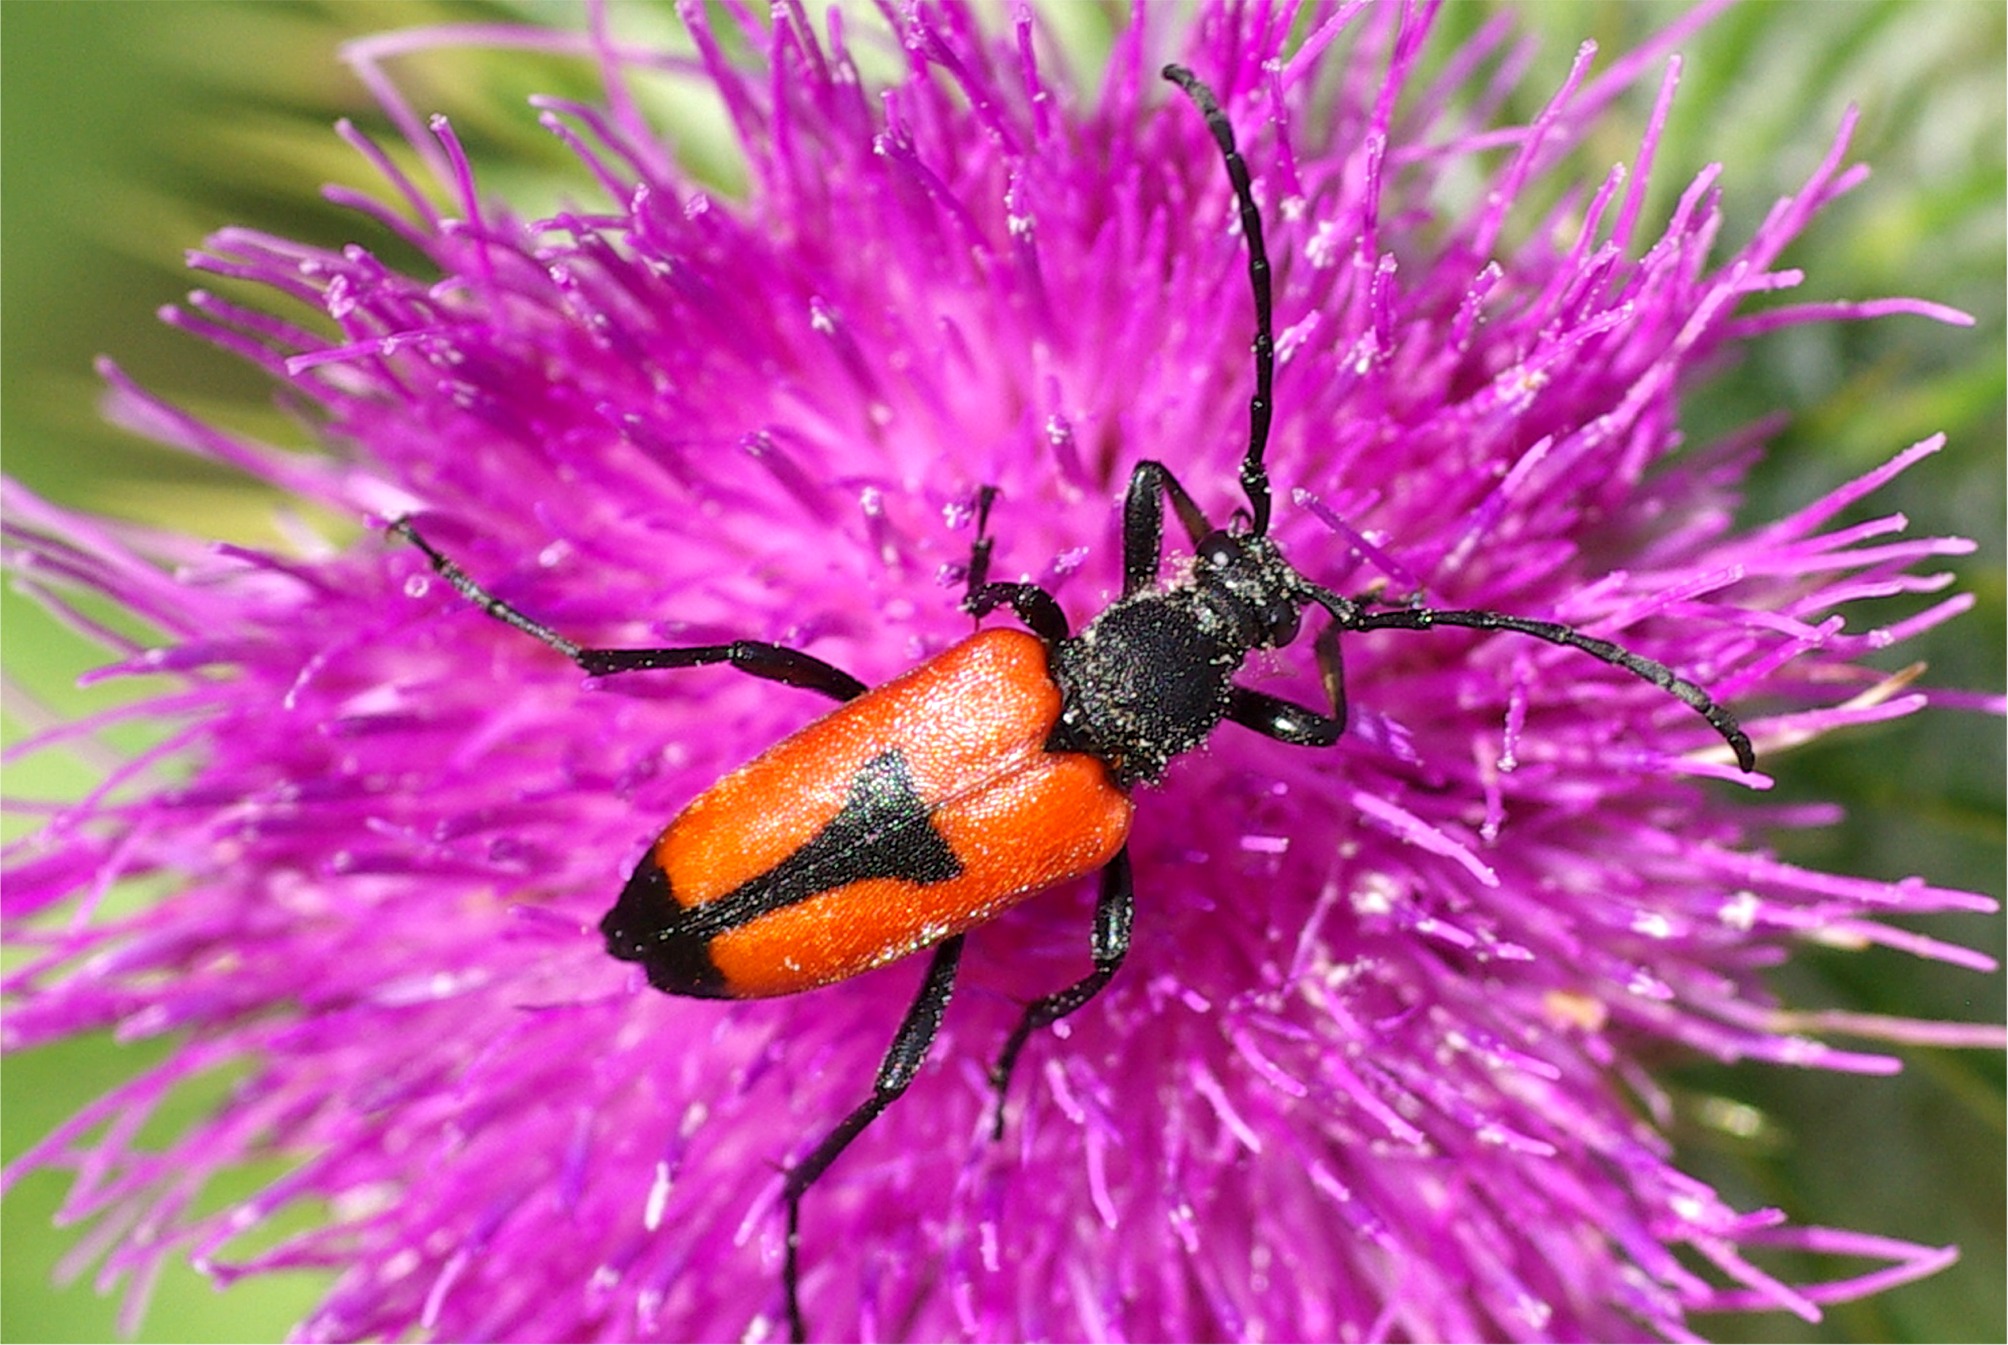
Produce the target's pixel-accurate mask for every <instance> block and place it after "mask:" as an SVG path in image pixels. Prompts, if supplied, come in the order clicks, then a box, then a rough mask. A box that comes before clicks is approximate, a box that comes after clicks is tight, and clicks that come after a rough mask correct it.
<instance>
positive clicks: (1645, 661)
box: [1314, 590, 1757, 772]
mask: <svg viewBox="0 0 2008 1345" xmlns="http://www.w3.org/2000/svg"><path fill="white" fill-rule="evenodd" d="M1314 596H1315V597H1316V599H1317V602H1318V605H1319V606H1321V607H1323V608H1324V609H1325V610H1326V611H1328V612H1330V613H1331V614H1332V618H1333V620H1334V621H1335V622H1336V623H1337V624H1338V625H1339V626H1340V628H1341V629H1344V630H1428V629H1430V628H1431V627H1432V626H1464V627H1467V628H1469V629H1471V630H1510V631H1517V632H1519V633H1520V634H1522V635H1531V636H1533V637H1534V638H1535V639H1537V640H1546V641H1547V642H1548V643H1549V644H1558V645H1563V646H1566V647H1567V648H1570V649H1580V650H1582V651H1583V652H1584V653H1585V654H1588V655H1589V656H1590V657H1591V658H1596V659H1602V660H1603V661H1604V662H1605V663H1608V664H1610V665H1611V666H1612V667H1615V668H1623V669H1624V670H1625V671H1626V672H1628V673H1631V674H1633V675H1634V676H1636V677H1641V678H1644V679H1645V680H1646V681H1648V682H1650V683H1652V684H1653V685H1654V686H1656V687H1658V688H1659V689H1660V690H1661V691H1664V692H1666V693H1667V694H1668V695H1669V696H1672V697H1674V698H1675V699H1677V700H1679V701H1681V702H1682V703H1684V704H1686V705H1688V706H1690V707H1692V708H1693V710H1694V711H1695V713H1697V714H1699V715H1700V716H1701V717H1702V718H1703V719H1706V720H1707V721H1708V723H1709V726H1710V727H1712V728H1713V729H1714V730H1715V731H1716V732H1717V733H1719V734H1721V735H1722V740H1723V741H1724V742H1726V743H1728V744H1729V750H1730V751H1732V752H1734V753H1735V754H1736V764H1737V765H1738V766H1739V767H1741V768H1742V769H1743V770H1744V771H1746V772H1749V771H1754V770H1756V769H1757V753H1756V750H1755V749H1754V748H1752V747H1751V745H1750V736H1749V735H1748V734H1746V733H1744V732H1743V727H1742V725H1740V724H1738V723H1737V722H1736V716H1735V715H1732V714H1730V713H1729V711H1727V710H1725V709H1723V708H1722V706H1721V705H1719V704H1717V703H1716V700H1715V698H1714V697H1713V696H1710V695H1709V694H1708V693H1707V692H1706V691H1704V690H1702V689H1701V687H1700V686H1698V685H1697V684H1695V683H1693V682H1690V681H1688V680H1687V679H1686V678H1685V677H1682V676H1681V675H1680V674H1678V673H1676V672H1675V671H1674V670H1673V669H1671V668H1669V667H1667V666H1666V665H1665V664H1664V663H1658V662H1655V661H1654V660H1652V659H1649V658H1642V657H1640V656H1639V655H1637V654H1634V653H1632V652H1631V651H1630V650H1629V649H1626V648H1624V647H1623V646H1621V645H1615V644H1612V643H1611V642H1610V641H1609V640H1599V639H1598V638H1597V637H1596V636H1594V635H1585V634H1583V633H1582V632H1581V631H1579V630H1577V629H1576V628H1575V627H1573V626H1564V625H1562V624H1561V623H1560V622H1557V621H1535V620H1532V619H1530V618H1528V617H1524V616H1507V615H1506V614H1505V613H1503V612H1439V611H1436V610H1434V609H1433V608H1428V607H1402V608H1396V609H1394V610H1392V611H1386V612H1366V611H1363V610H1361V608H1360V605H1359V604H1358V603H1356V602H1353V601H1351V600H1349V599H1346V598H1340V597H1338V596H1337V595H1336V594H1332V593H1326V592H1324V591H1323V590H1318V591H1317V592H1316V594H1315V595H1314Z"/></svg>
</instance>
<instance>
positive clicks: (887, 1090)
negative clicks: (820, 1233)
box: [781, 934, 963, 1343]
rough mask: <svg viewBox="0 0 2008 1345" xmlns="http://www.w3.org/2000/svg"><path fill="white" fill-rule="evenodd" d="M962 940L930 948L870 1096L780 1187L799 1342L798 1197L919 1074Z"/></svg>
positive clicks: (804, 1335)
mask: <svg viewBox="0 0 2008 1345" xmlns="http://www.w3.org/2000/svg"><path fill="white" fill-rule="evenodd" d="M962 938H963V936H962V935H960V934H957V935H956V936H955V937H954V938H952V939H946V940H944V941H943V942H942V943H941V944H940V946H939V947H937V948H936V949H935V950H934V960H933V961H931V962H929V963H928V965H927V976H926V978H925V979H924V980H922V981H921V983H920V993H919V994H918V995H916V996H914V1000H913V1007H912V1008H910V1009H908V1010H907V1011H906V1017H905V1019H904V1020H902V1021H901V1023H900V1025H899V1032H898V1033H897V1034H896V1035H895V1036H894V1037H893V1039H892V1046H891V1048H890V1049H889V1050H887V1051H886V1053H885V1059H884V1060H883V1061H881V1062H880V1064H879V1072H878V1078H877V1080H876V1081H875V1082H874V1083H873V1084H872V1095H871V1096H870V1097H868V1098H866V1099H865V1100H864V1101H863V1102H861V1103H859V1104H858V1105H857V1107H856V1108H854V1109H853V1110H852V1112H851V1114H850V1115H849V1116H846V1117H845V1118H844V1119H843V1120H842V1122H840V1123H839V1124H838V1126H837V1128H836V1129H835V1130H832V1131H831V1132H830V1133H829V1134H827V1135H825V1136H824V1137H823V1142H822V1143H821V1144H818V1145H817V1146H816V1147H815V1148H814V1149H813V1150H811V1151H810V1153H809V1156H808V1157H807V1158H804V1159H803V1160H802V1161H801V1162H799V1163H797V1164H795V1165H794V1166H793V1167H791V1168H789V1169H788V1175H787V1178H786V1180H785V1181H784V1182H783V1183H782V1186H781V1199H782V1200H783V1201H784V1202H786V1204H787V1206H788V1241H787V1249H786V1252H785V1260H784V1261H783V1267H782V1272H781V1285H782V1289H783V1292H784V1293H785V1294H786V1296H787V1300H788V1331H789V1334H790V1336H791V1337H792V1338H793V1339H794V1340H795V1341H797V1342H798V1343H799V1342H801V1341H803V1340H806V1339H808V1335H809V1328H808V1322H807V1321H806V1320H805V1319H804V1318H803V1316H802V1294H801V1261H800V1256H801V1245H802V1197H803V1196H804V1195H807V1194H808V1191H809V1188H810V1187H812V1186H814V1185H815V1184H816V1182H817V1180H818V1179H819V1178H821V1177H822V1175H823V1174H824V1173H825V1172H827V1171H828V1170H829V1167H830V1164H832V1163H834V1162H836V1161H837V1156H838V1155H839V1154H841V1153H843V1151H844V1150H845V1149H847V1148H849V1147H850V1143H851V1141H852V1140H854V1139H856V1138H857V1137H858V1136H859V1135H860V1134H862V1133H863V1132H864V1128H865V1127H866V1126H868V1125H870V1124H871V1123H872V1122H873V1121H875V1120H877V1119H878V1116H879V1113H880V1112H882V1111H884V1110H885V1109H886V1108H887V1107H890V1106H891V1105H892V1104H893V1103H894V1102H896V1101H898V1100H899V1096H900V1094H902V1093H904V1092H906V1089H907V1085H908V1084H911V1083H912V1082H913V1079H914V1076H915V1075H916V1074H918V1073H919V1072H920V1065H921V1062H922V1061H923V1060H925V1059H927V1049H928V1047H930V1046H932V1045H933V1044H934V1038H935V1034H936V1033H938V1032H939V1031H940V1030H941V1018H942V1015H943V1014H944V1013H946V1012H947V1011H948V999H949V996H950V995H952V994H953V993H954V992H955V969H956V965H957V964H958V963H959V962H960V961H961V959H962Z"/></svg>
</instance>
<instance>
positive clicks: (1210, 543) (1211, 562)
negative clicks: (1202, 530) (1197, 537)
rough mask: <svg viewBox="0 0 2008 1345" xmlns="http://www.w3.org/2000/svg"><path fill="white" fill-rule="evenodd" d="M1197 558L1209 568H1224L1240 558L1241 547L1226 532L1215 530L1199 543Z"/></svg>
mask: <svg viewBox="0 0 2008 1345" xmlns="http://www.w3.org/2000/svg"><path fill="white" fill-rule="evenodd" d="M1199 559H1200V561H1201V562H1202V563H1203V564H1204V565H1205V566H1206V567H1207V568H1208V569H1209V570H1224V569H1226V568H1227V567H1228V566H1230V565H1232V564H1233V563H1234V562H1235V561H1237V560H1239V559H1241V548H1240V546H1239V545H1238V544H1237V543H1236V542H1235V540H1234V539H1233V538H1232V537H1229V536H1228V535H1227V534H1226V533H1224V532H1216V533H1214V534H1213V535H1212V536H1210V537H1208V538H1207V539H1206V540H1205V541H1203V542H1201V543H1200V544H1199Z"/></svg>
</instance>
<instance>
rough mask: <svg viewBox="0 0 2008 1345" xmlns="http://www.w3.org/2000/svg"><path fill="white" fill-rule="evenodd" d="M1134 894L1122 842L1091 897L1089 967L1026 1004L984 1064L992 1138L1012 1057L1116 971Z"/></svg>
mask: <svg viewBox="0 0 2008 1345" xmlns="http://www.w3.org/2000/svg"><path fill="white" fill-rule="evenodd" d="M1135 897H1136V887H1135V883H1134V880H1133V877H1132V875H1131V873H1130V858H1129V847H1128V846H1124V847H1123V848H1122V849H1120V850H1118V851H1116V857H1115V858H1114V859H1112V860H1110V861H1109V862H1108V867H1106V868H1104V869H1103V870H1102V893H1101V898H1100V899H1099V900H1098V901H1096V903H1095V933H1094V944H1093V952H1094V959H1095V969H1094V970H1093V971H1091V972H1089V973H1088V974H1087V975H1086V976H1083V977H1082V978H1081V979H1080V980H1078V981H1076V982H1074V983H1073V984H1072V985H1070V986H1068V987H1067V988H1066V989H1065V990H1062V991H1060V992H1059V993H1058V994H1053V995H1048V996H1046V997H1045V998H1044V999H1037V1000H1034V1001H1032V1003H1031V1004H1029V1005H1027V1006H1026V1008H1025V1016H1024V1017H1023V1018H1020V1019H1019V1020H1018V1026H1017V1027H1016V1028H1014V1029H1012V1032H1011V1035H1010V1036H1009V1037H1008V1038H1006V1039H1005V1042H1004V1049H1003V1051H1001V1052H1000V1053H999V1054H998V1056H997V1063H996V1065H994V1066H992V1068H991V1070H990V1086H991V1089H992V1090H993V1091H994V1092H995V1093H996V1094H997V1116H996V1120H995V1121H993V1122H992V1124H991V1127H990V1137H991V1138H992V1139H1002V1138H1003V1136H1004V1094H1005V1092H1006V1091H1007V1090H1008V1089H1009V1088H1010V1087H1011V1074H1012V1071H1013V1070H1015V1069H1017V1067H1018V1057H1019V1055H1020V1054H1021V1053H1022V1052H1023V1051H1024V1049H1025V1043H1026V1042H1027V1041H1028V1040H1030V1038H1031V1036H1032V1034H1033V1033H1034V1032H1035V1031H1037V1030H1038V1029H1040V1028H1042V1027H1049V1026H1051V1025H1052V1024H1054V1023H1057V1022H1059V1021H1060V1020H1061V1019H1062V1018H1065V1017H1066V1016H1067V1015H1068V1014H1070V1013H1072V1012H1074V1010H1076V1009H1078V1008H1080V1007H1081V1006H1082V1005H1083V1004H1086V1003H1087V1002H1088V1001H1089V1000H1091V999H1093V998H1094V997H1095V996H1096V995H1098V994H1100V993H1101V989H1102V987H1103V986H1105V985H1107V984H1108V983H1109V978H1110V977H1112V976H1114V975H1115V974H1116V969H1117V968H1118V967H1120V966H1122V964H1123V957H1124V956H1125V955H1126V954H1127V953H1128V952H1129V947H1130V929H1131V926H1132V925H1133V923H1134V920H1135V914H1136V901H1135Z"/></svg>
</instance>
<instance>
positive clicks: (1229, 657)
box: [1052, 532, 1302, 787]
mask: <svg viewBox="0 0 2008 1345" xmlns="http://www.w3.org/2000/svg"><path fill="white" fill-rule="evenodd" d="M1301 583H1302V581H1301V580H1299V579H1298V578H1297V576H1296V572H1295V571H1293V570H1291V569H1290V568H1289V564H1288V562H1286V561H1284V560H1283V559H1282V557H1281V556H1280V555H1279V554H1277V552H1276V549H1275V548H1274V547H1273V546H1272V545H1271V544H1270V543H1269V542H1268V540H1267V539H1266V538H1259V537H1247V536H1233V535H1230V534H1228V533H1224V532H1220V533H1215V534H1213V535H1212V536H1211V537H1208V538H1207V539H1206V540H1205V541H1204V542H1203V543H1202V544H1201V546H1200V549H1199V554H1198V555H1197V556H1195V557H1194V558H1193V560H1192V563H1191V568H1190V571H1189V572H1188V573H1187V574H1186V575H1185V576H1184V577H1182V578H1181V579H1180V580H1178V581H1177V582H1176V583H1173V584H1172V585H1171V586H1170V587H1168V588H1166V589H1162V590H1158V591H1153V592H1148V593H1139V594H1135V595H1133V596H1131V597H1128V598H1124V599H1123V600H1122V601H1120V602H1118V603H1116V604H1114V605H1113V606H1111V607H1109V608H1108V609H1107V610H1106V611H1104V612H1103V613H1102V614H1101V615H1100V616H1098V617H1096V618H1095V619H1094V620H1093V621H1092V622H1090V623H1089V624H1088V626H1087V627H1086V629H1084V630H1082V631H1081V633H1080V634H1078V635H1076V636H1073V637H1071V638H1069V639H1066V640H1063V641H1061V642H1060V643H1059V645H1058V646H1057V647H1055V649H1054V650H1053V655H1052V665H1053V666H1052V672H1053V677H1054V680H1055V681H1056V682H1058V684H1059V686H1060V691H1061V696H1062V709H1061V713H1060V724H1059V727H1058V728H1057V729H1056V731H1055V743H1054V746H1056V747H1059V748H1062V749H1064V750H1068V751H1078V752H1087V753H1089V754H1091V755H1093V756H1097V757H1100V758H1101V759H1102V760H1103V761H1104V762H1106V763H1107V764H1108V766H1109V769H1110V771H1111V772H1113V774H1114V775H1115V777H1116V780H1117V782H1118V783H1120V784H1122V785H1124V786H1125V787H1127V786H1129V785H1132V784H1138V783H1144V782H1148V781H1151V780H1155V779H1157V778H1158V777H1159V776H1161V775H1162V774H1163V773H1164V770H1165V767H1166V766H1167V765H1169V764H1170V762H1171V759H1172V758H1173V757H1176V756H1178V755H1179V754H1181V753H1184V752H1189V751H1191V750H1192V749H1193V748H1195V747H1197V746H1199V744H1200V743H1202V742H1204V741H1205V740H1206V737H1207V735H1208V734H1210V733H1211V732H1212V731H1213V729H1214V728H1215V726H1217V725H1218V724H1219V723H1220V721H1221V720H1222V719H1224V718H1225V717H1226V715H1227V711H1228V707H1229V698H1230V695H1231V693H1232V679H1233V676H1234V674H1235V673H1236V672H1238V671H1239V670H1240V668H1241V665H1242V664H1243V663H1244V662H1245V661H1246V660H1247V658H1248V655H1249V654H1250V653H1252V652H1253V651H1254V650H1257V649H1269V648H1274V647H1276V646H1277V645H1281V644H1287V643H1288V642H1289V641H1290V640H1291V639H1292V638H1294V636H1295V635H1296V631H1297V618H1298V608H1299V604H1300V599H1299V598H1298V596H1297V589H1298V587H1299V586H1300V585H1301Z"/></svg>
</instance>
